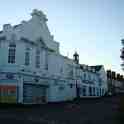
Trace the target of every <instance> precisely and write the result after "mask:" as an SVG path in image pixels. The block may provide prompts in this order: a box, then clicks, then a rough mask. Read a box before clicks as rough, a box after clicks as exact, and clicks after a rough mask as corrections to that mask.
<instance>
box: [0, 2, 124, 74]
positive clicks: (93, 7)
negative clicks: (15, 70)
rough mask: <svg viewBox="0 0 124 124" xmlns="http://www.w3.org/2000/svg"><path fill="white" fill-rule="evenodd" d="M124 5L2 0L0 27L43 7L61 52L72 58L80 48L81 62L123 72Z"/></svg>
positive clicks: (24, 17)
mask: <svg viewBox="0 0 124 124" xmlns="http://www.w3.org/2000/svg"><path fill="white" fill-rule="evenodd" d="M123 5H124V0H11V1H10V0H1V1H0V29H1V30H2V26H3V24H7V23H11V24H12V25H15V24H19V23H20V22H21V21H22V20H29V19H30V18H31V16H30V13H31V11H32V10H33V9H39V10H42V11H43V12H44V13H45V14H46V15H47V18H48V22H47V24H48V27H49V29H50V32H51V34H52V35H54V39H55V41H57V42H59V43H60V52H61V54H63V55H66V56H68V57H70V58H72V57H73V53H74V52H75V51H77V52H78V53H79V57H80V63H81V64H87V65H101V64H102V65H104V66H105V69H106V70H107V69H112V70H113V71H116V72H119V73H121V74H123V73H124V72H122V70H121V67H120V64H121V62H122V61H121V59H120V49H121V47H122V45H121V39H122V38H124V7H123Z"/></svg>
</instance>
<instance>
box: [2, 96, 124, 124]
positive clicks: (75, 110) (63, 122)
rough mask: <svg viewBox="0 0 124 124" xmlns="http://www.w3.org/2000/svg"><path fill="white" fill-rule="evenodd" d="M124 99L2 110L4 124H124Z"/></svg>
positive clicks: (4, 106)
mask: <svg viewBox="0 0 124 124" xmlns="http://www.w3.org/2000/svg"><path fill="white" fill-rule="evenodd" d="M123 99H124V95H117V96H113V97H110V96H109V97H103V98H97V99H81V100H76V101H73V102H63V103H49V104H44V105H33V106H32V105H29V106H27V105H26V106H22V105H20V106H13V105H1V106H0V123H1V124H10V123H12V124H22V123H23V124H121V123H124V121H123V118H124V114H123V113H124V107H123V103H124V102H123V101H124V100H123Z"/></svg>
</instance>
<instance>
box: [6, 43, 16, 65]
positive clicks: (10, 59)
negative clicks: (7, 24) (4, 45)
mask: <svg viewBox="0 0 124 124" xmlns="http://www.w3.org/2000/svg"><path fill="white" fill-rule="evenodd" d="M15 54H16V44H15V43H10V44H9V53H8V63H12V64H13V63H15Z"/></svg>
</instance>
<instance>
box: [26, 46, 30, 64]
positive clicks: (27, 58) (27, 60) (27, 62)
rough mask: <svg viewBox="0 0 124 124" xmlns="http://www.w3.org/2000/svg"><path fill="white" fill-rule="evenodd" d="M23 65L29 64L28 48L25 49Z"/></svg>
mask: <svg viewBox="0 0 124 124" xmlns="http://www.w3.org/2000/svg"><path fill="white" fill-rule="evenodd" d="M25 65H30V48H26V51H25Z"/></svg>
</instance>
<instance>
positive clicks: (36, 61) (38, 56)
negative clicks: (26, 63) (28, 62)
mask: <svg viewBox="0 0 124 124" xmlns="http://www.w3.org/2000/svg"><path fill="white" fill-rule="evenodd" d="M35 66H36V68H40V50H36V58H35Z"/></svg>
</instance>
